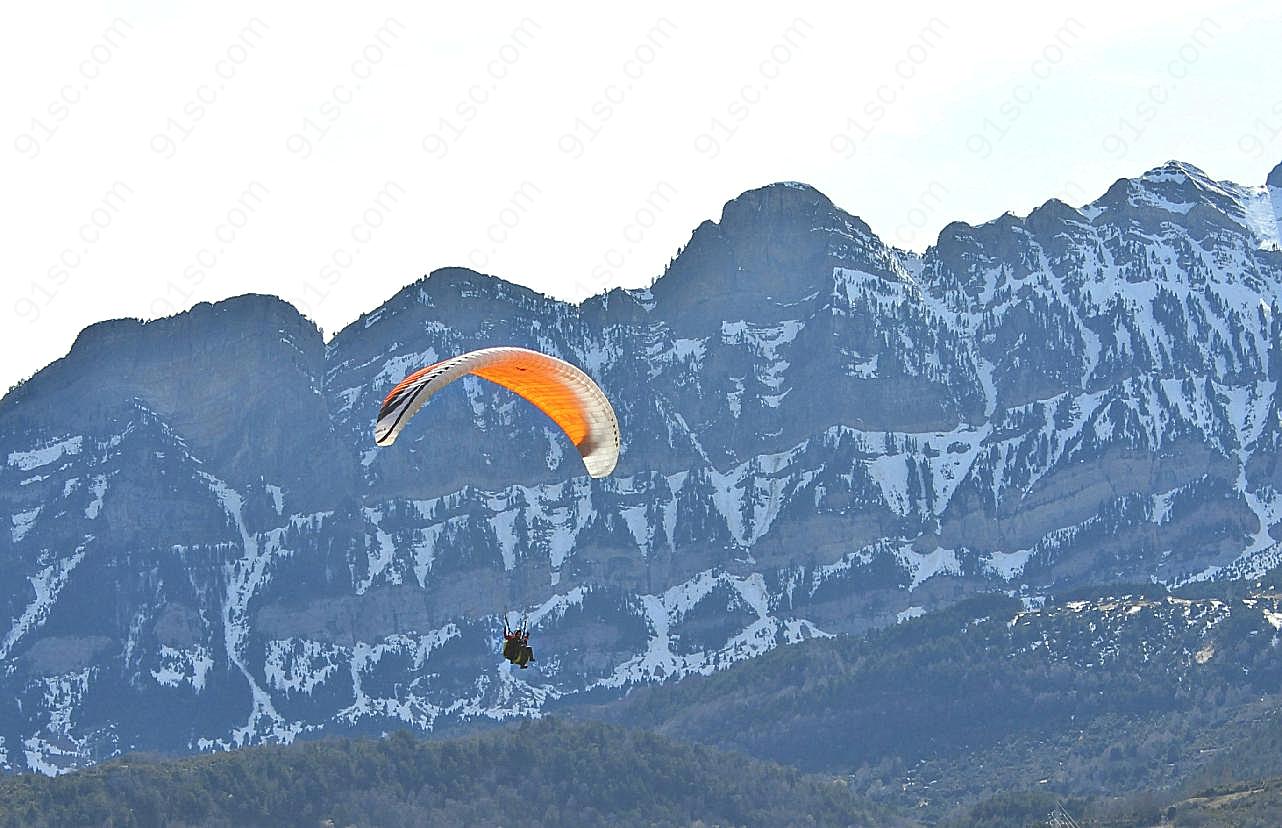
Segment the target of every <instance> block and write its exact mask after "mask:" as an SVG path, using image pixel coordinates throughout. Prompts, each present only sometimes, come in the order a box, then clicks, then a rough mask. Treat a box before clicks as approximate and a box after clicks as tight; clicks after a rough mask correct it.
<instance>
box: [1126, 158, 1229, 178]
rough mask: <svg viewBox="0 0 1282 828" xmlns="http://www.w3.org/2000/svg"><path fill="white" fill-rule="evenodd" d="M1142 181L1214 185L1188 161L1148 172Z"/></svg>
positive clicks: (1161, 165) (1170, 164)
mask: <svg viewBox="0 0 1282 828" xmlns="http://www.w3.org/2000/svg"><path fill="white" fill-rule="evenodd" d="M1139 180H1140V181H1158V182H1161V181H1188V180H1193V181H1204V182H1207V183H1212V184H1213V183H1214V182H1213V181H1211V178H1210V177H1209V176H1208V175H1207V174H1206V173H1205V172H1204V171H1203V170H1202V169H1200V168H1199V167H1197V166H1195V165H1193V164H1190V163H1188V162H1186V161H1175V160H1171V161H1167V162H1166V163H1164V164H1159V165H1158V166H1156V167H1154V168H1153V169H1151V170H1148V171H1146V172H1145V173H1144V174H1143V175H1141V176H1140V177H1139Z"/></svg>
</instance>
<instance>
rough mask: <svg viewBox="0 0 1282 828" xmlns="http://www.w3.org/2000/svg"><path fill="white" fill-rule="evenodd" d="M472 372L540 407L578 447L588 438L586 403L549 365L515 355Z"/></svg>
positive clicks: (474, 369)
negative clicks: (584, 408)
mask: <svg viewBox="0 0 1282 828" xmlns="http://www.w3.org/2000/svg"><path fill="white" fill-rule="evenodd" d="M471 373H473V374H475V375H476V376H478V377H482V378H484V379H487V380H489V381H490V382H494V383H498V384H499V385H501V386H503V387H504V388H506V389H508V390H509V391H512V392H514V393H516V394H519V395H520V396H522V397H524V398H525V399H526V400H528V401H529V402H531V403H532V404H534V405H535V406H537V407H538V408H539V409H540V410H541V411H542V412H543V413H544V414H546V415H548V416H549V417H551V418H552V419H553V420H554V421H555V422H556V424H557V425H559V426H560V427H561V430H563V431H564V432H565V433H566V436H568V437H569V438H570V442H572V443H574V445H576V446H578V445H581V444H582V443H583V441H584V440H586V439H587V436H588V418H587V414H586V412H585V411H584V410H583V403H582V401H581V400H580V399H579V396H578V395H577V394H575V393H574V391H573V390H572V389H571V388H569V387H567V386H566V384H565V381H564V379H562V378H561V377H559V376H557V375H556V373H554V372H553V371H551V370H549V365H548V363H547V362H544V361H542V360H539V359H537V358H532V357H528V356H524V355H522V354H512V355H510V356H506V357H505V358H504V359H503V360H502V361H499V362H494V363H491V364H489V365H485V366H482V367H478V368H473V369H472V371H471Z"/></svg>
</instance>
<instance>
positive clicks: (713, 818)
mask: <svg viewBox="0 0 1282 828" xmlns="http://www.w3.org/2000/svg"><path fill="white" fill-rule="evenodd" d="M896 824H903V823H902V822H901V821H899V820H896V819H894V818H893V817H891V816H889V815H888V814H887V813H886V812H884V811H879V810H877V809H874V808H871V807H869V806H868V805H866V804H864V803H862V802H860V801H859V800H857V799H856V798H855V797H854V796H853V795H852V794H851V793H850V792H849V789H848V788H847V786H845V785H844V784H841V783H840V782H834V781H832V780H829V779H823V778H817V777H811V776H806V775H803V774H802V773H800V772H798V771H796V770H793V769H790V768H784V767H780V766H777V765H771V764H768V763H765V762H760V761H754V760H750V759H746V758H743V757H736V756H731V755H728V754H725V753H722V752H719V751H715V750H711V749H709V748H705V747H698V746H691V745H685V744H681V743H679V742H676V741H673V740H671V739H667V738H663V737H659V736H654V735H650V734H644V733H638V732H631V731H625V730H621V729H618V728H614V727H609V726H605V725H601V724H593V723H567V722H562V721H556V720H541V721H531V722H523V723H521V724H519V725H513V726H508V727H504V728H500V729H498V730H495V731H490V732H487V733H483V734H479V735H475V736H469V737H464V738H460V739H451V740H448V741H429V740H425V739H421V738H418V737H416V736H411V735H409V734H407V733H403V732H402V733H396V734H393V735H392V736H390V737H388V738H385V739H335V740H325V741H316V742H305V743H298V744H294V745H290V746H264V747H253V748H247V749H244V750H239V751H234V752H230V753H219V754H210V755H204V756H198V757H190V758H183V759H168V760H159V759H154V760H148V759H146V758H143V757H137V756H129V757H124V758H121V759H117V760H113V761H110V762H106V763H104V764H102V765H98V766H96V767H93V768H89V769H87V770H82V771H78V772H75V773H71V774H68V775H65V776H60V777H54V778H50V777H44V776H39V775H35V774H25V775H22V776H10V777H7V778H3V779H0V825H4V826H15V828H16V827H17V826H80V825H84V826H90V825H92V826H112V827H113V828H123V826H152V825H172V826H182V825H202V826H228V828H230V826H260V825H261V826H281V825H294V826H308V828H317V827H318V826H326V828H328V826H334V828H342V826H349V825H350V826H380V827H385V828H395V827H396V826H407V828H408V826H423V825H432V826H473V825H494V826H500V825H501V826H519V825H611V826H653V825H709V826H710V825H825V826H826V825H896Z"/></svg>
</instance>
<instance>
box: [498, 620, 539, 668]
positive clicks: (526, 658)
mask: <svg viewBox="0 0 1282 828" xmlns="http://www.w3.org/2000/svg"><path fill="white" fill-rule="evenodd" d="M503 657H504V658H506V659H507V660H508V661H510V662H512V663H513V664H515V665H517V666H518V667H520V668H521V669H522V670H524V669H526V668H527V667H528V666H529V665H530V662H531V661H534V650H532V649H530V631H529V630H528V629H526V627H525V621H524V620H522V621H521V625H520V626H518V627H517V628H516V629H511V628H509V627H508V625H507V613H506V612H505V613H503Z"/></svg>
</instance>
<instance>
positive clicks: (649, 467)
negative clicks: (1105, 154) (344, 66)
mask: <svg viewBox="0 0 1282 828" xmlns="http://www.w3.org/2000/svg"><path fill="white" fill-rule="evenodd" d="M1280 169H1282V168H1280ZM1279 175H1282V173H1279V171H1278V170H1275V171H1274V172H1273V174H1272V175H1271V176H1270V179H1269V186H1268V187H1255V188H1252V187H1242V186H1238V185H1234V184H1229V183H1226V182H1214V181H1211V180H1210V179H1209V178H1207V177H1206V176H1205V175H1204V174H1203V173H1201V172H1200V171H1199V170H1196V169H1195V168H1192V167H1190V166H1188V165H1184V164H1178V163H1172V164H1168V165H1165V166H1163V167H1160V168H1158V169H1156V170H1153V171H1150V172H1149V173H1146V174H1145V175H1144V176H1142V177H1140V178H1138V179H1135V180H1128V181H1119V182H1118V183H1117V184H1116V185H1114V186H1113V187H1112V188H1110V189H1109V191H1108V192H1107V193H1106V194H1105V195H1104V196H1103V197H1102V198H1100V199H1099V200H1098V201H1096V202H1094V203H1093V204H1090V205H1087V206H1086V207H1084V208H1081V209H1075V208H1072V207H1069V206H1068V205H1065V204H1062V203H1060V202H1054V201H1052V202H1048V203H1047V204H1046V205H1044V206H1043V207H1041V208H1039V209H1038V210H1036V211H1034V212H1033V213H1032V214H1031V215H1029V216H1028V217H1027V218H1023V219H1021V218H1017V217H1014V216H1010V215H1006V216H1003V217H1001V218H1000V219H997V220H995V221H993V222H990V223H989V224H985V225H982V226H979V227H970V226H967V225H962V224H953V225H950V226H949V227H947V228H946V229H945V230H944V232H943V233H942V234H941V237H940V240H939V243H938V245H937V246H936V247H933V248H931V249H930V250H928V251H927V252H926V253H925V254H924V255H922V256H918V255H915V254H910V253H905V252H902V251H896V250H892V249H890V248H888V247H886V246H885V245H884V244H882V242H881V241H879V240H878V239H877V238H876V236H875V235H874V234H873V233H872V232H871V230H869V228H868V227H867V226H866V225H865V224H864V223H863V222H861V221H860V220H858V219H857V218H854V217H852V216H850V215H847V214H845V213H843V212H842V211H841V210H839V209H837V208H836V207H834V206H833V205H832V203H831V202H830V201H829V200H828V199H827V198H825V197H824V196H822V195H821V194H819V193H818V192H816V191H815V190H813V189H811V188H809V187H805V186H803V185H797V184H779V185H772V186H770V187H766V188H763V189H761V190H755V191H752V192H749V193H745V194H744V195H743V196H740V197H739V198H737V199H735V200H734V201H732V202H730V203H729V204H727V205H726V208H725V211H724V213H723V215H722V217H721V220H720V221H719V222H717V223H712V222H706V223H704V224H703V225H701V226H700V227H699V228H698V229H697V230H696V231H695V233H694V235H693V236H692V238H691V240H690V243H689V245H688V246H687V247H686V248H685V249H684V250H683V251H682V253H681V254H680V255H679V256H678V257H677V258H676V260H675V261H674V262H673V264H672V266H671V268H670V269H669V271H668V272H667V273H666V274H665V275H664V276H663V277H662V278H660V279H659V280H658V281H657V282H656V283H655V284H654V286H653V287H652V288H651V289H649V290H639V291H623V290H616V291H612V292H610V293H608V294H605V295H602V296H599V297H596V298H593V299H590V300H588V301H586V302H584V303H583V304H582V305H578V306H574V305H567V304H565V303H561V302H557V301H555V300H552V299H549V298H547V297H544V296H540V295H538V294H535V293H532V292H530V291H528V290H524V289H522V288H519V287H515V286H513V285H510V284H507V283H505V282H502V281H500V280H498V279H495V278H492V277H489V276H483V275H480V274H477V273H473V272H470V271H466V270H459V269H454V270H443V271H438V272H436V273H434V274H433V275H432V276H430V277H428V278H426V279H424V280H422V281H420V282H418V283H416V284H414V285H411V286H409V287H407V288H405V289H404V290H402V291H401V292H400V293H399V294H397V295H396V296H395V297H393V298H392V299H391V300H389V301H388V302H387V303H386V304H384V305H383V306H382V307H380V308H379V309H377V310H375V311H373V312H372V313H369V314H367V315H365V316H363V317H362V318H361V319H360V320H358V321H357V322H356V323H354V324H353V325H352V326H350V327H349V328H348V329H346V330H344V331H343V332H341V333H340V334H339V335H338V336H337V337H336V338H335V339H334V340H333V341H331V342H330V343H329V344H328V345H325V344H324V343H322V341H321V337H320V335H319V332H318V331H316V329H315V328H314V326H312V325H311V324H310V323H308V322H307V321H306V320H304V319H302V318H301V317H300V316H299V315H298V314H297V313H296V312H295V311H294V310H293V309H292V308H291V307H290V306H288V305H286V304H285V303H282V302H280V301H279V300H276V299H273V298H270V297H254V296H250V297H241V298H238V299H234V300H228V301H227V302H223V303H219V304H217V305H212V306H211V305H201V306H198V307H197V308H195V309H193V310H192V311H191V312H189V313H186V314H182V315H180V316H177V317H173V318H171V319H166V320H159V321H156V322H151V323H147V324H142V323H139V322H131V321H121V322H113V323H104V324H102V325H97V326H94V327H93V328H90V329H88V330H86V332H85V333H84V334H83V335H82V336H81V338H80V340H78V342H77V343H76V346H75V347H74V348H73V350H72V352H71V354H69V355H68V356H67V357H66V358H64V359H62V360H59V361H58V362H56V363H54V364H53V365H51V366H49V367H48V368H47V369H45V370H44V371H42V372H41V373H40V374H38V375H37V376H36V377H34V378H32V379H31V380H30V381H28V382H27V383H25V384H23V385H22V386H20V387H19V388H17V389H16V390H14V391H13V392H11V393H10V395H8V396H7V397H6V398H5V399H4V400H3V402H0V509H3V510H4V514H5V515H6V516H7V524H6V525H4V526H0V618H4V617H7V618H9V619H11V621H10V622H9V625H8V627H7V628H5V629H7V632H5V633H4V635H3V637H2V638H0V691H3V693H2V695H0V697H2V698H4V699H7V700H8V701H0V766H3V767H5V768H9V769H24V768H30V769H37V770H42V771H45V772H57V771H58V770H60V769H63V768H67V767H74V766H77V765H82V764H85V763H89V762H93V761H97V760H100V759H102V758H104V757H107V756H110V755H113V754H115V753H118V752H120V751H123V750H129V749H151V750H174V751H185V750H199V749H210V748H217V747H225V746H232V745H240V744H246V743H249V742H255V741H261V740H272V739H285V740H287V739H292V738H294V737H295V736H297V735H299V734H304V733H312V732H319V731H335V730H374V731H378V730H382V729H386V728H387V727H389V726H392V725H397V726H404V725H405V724H409V725H411V726H415V727H419V728H423V729H430V728H434V727H441V726H453V725H456V724H459V723H465V722H467V721H469V720H471V719H476V718H492V719H496V718H504V717H507V716H512V715H525V714H529V713H531V712H537V711H538V710H541V709H544V708H546V707H547V706H548V705H550V704H553V703H568V702H573V701H575V700H580V699H586V698H593V699H596V698H603V697H608V696H609V695H610V694H617V693H619V692H621V691H622V690H624V689H626V688H627V687H629V686H631V685H633V684H636V683H641V682H651V681H661V680H668V679H672V678H674V677H678V678H679V677H680V676H683V675H688V674H691V673H706V672H709V671H712V670H716V669H720V668H722V667H725V666H727V665H729V664H732V663H734V662H735V661H737V660H741V659H744V658H749V657H752V656H753V655H756V654H759V653H762V652H764V651H766V650H768V649H770V648H772V647H774V646H777V645H778V644H781V643H786V642H790V641H796V640H800V639H802V638H807V637H810V636H815V635H825V634H832V633H838V632H849V631H859V630H863V629H868V628H870V627H873V626H877V625H882V624H888V623H893V622H894V621H895V620H896V619H897V618H900V617H906V615H905V614H907V615H911V614H913V613H915V612H918V611H920V608H930V607H935V606H940V605H943V604H946V603H949V602H952V601H954V600H957V599H958V598H960V597H963V596H965V595H967V594H971V593H973V592H975V591H977V590H981V589H992V588H1004V589H1015V590H1024V591H1027V592H1030V593H1036V592H1038V591H1041V590H1044V589H1048V588H1052V587H1062V586H1069V585H1073V584H1080V583H1087V582H1100V581H1110V580H1120V581H1134V580H1148V579H1150V578H1157V579H1161V580H1168V581H1170V580H1179V579H1183V578H1188V577H1195V576H1196V577H1208V576H1210V575H1212V574H1215V573H1216V572H1223V573H1226V574H1237V575H1242V574H1251V573H1252V572H1254V571H1257V570H1259V569H1260V568H1262V567H1267V566H1270V565H1272V564H1273V563H1275V562H1276V560H1277V558H1278V547H1277V546H1276V545H1275V543H1274V535H1275V534H1279V536H1282V533H1279V529H1282V526H1279V524H1280V523H1282V499H1280V498H1279V495H1278V491H1279V489H1282V480H1279V477H1280V476H1282V472H1280V471H1279V469H1278V458H1279V454H1280V453H1282V412H1280V411H1279V408H1278V399H1277V393H1276V392H1277V379H1278V374H1279V372H1280V371H1282V366H1280V365H1279V364H1278V361H1277V358H1276V354H1277V353H1278V347H1279V345H1282V341H1280V340H1282V323H1280V322H1279V320H1278V313H1279V292H1280V290H1282V252H1279V244H1278V242H1279V234H1278V224H1277V215H1278V214H1279V210H1278V209H1277V207H1276V205H1277V204H1278V203H1279V196H1278V192H1279V186H1280V185H1279V184H1278V180H1279ZM499 344H514V345H523V346H526V347H531V348H536V349H540V350H543V351H547V352H549V353H553V354H556V355H559V356H561V357H563V358H565V359H568V360H570V361H572V362H575V363H577V364H579V365H581V366H583V367H584V368H585V369H586V370H587V371H588V372H589V373H590V374H592V375H593V376H594V377H595V378H596V379H597V380H598V381H599V382H600V384H601V385H602V387H603V388H604V389H605V391H606V392H607V394H608V395H609V396H610V398H611V399H612V400H613V402H614V404H615V407H616V410H617V413H618V416H619V420H620V424H621V428H622V433H623V441H624V447H623V456H622V459H621V462H620V465H619V468H618V470H617V471H616V473H615V475H614V476H613V477H611V478H609V479H606V480H602V481H591V480H589V479H588V478H586V477H585V476H584V475H583V471H582V468H581V465H580V464H579V460H578V457H577V455H576V453H575V452H574V451H573V448H572V447H571V446H569V445H568V443H567V442H566V441H565V439H564V437H563V436H562V435H561V434H560V433H559V432H557V431H556V429H555V428H554V426H553V425H552V424H551V422H550V421H549V420H547V419H546V418H545V417H544V416H543V415H542V414H540V413H539V412H538V411H536V410H534V409H533V408H532V407H531V406H529V405H527V404H525V403H524V402H523V401H521V400H519V399H518V398H516V397H515V396H514V395H511V394H509V393H508V392H506V391H504V390H502V389H499V388H496V387H494V386H491V385H488V384H486V383H485V382H484V381H482V380H477V379H474V378H472V379H467V380H464V381H462V382H460V383H459V384H458V385H456V386H454V387H451V388H450V389H447V391H446V392H445V393H442V394H440V395H438V396H437V397H436V398H434V399H433V400H432V401H431V402H430V404H429V406H428V407H427V408H425V409H424V411H423V412H422V414H420V418H419V419H417V420H415V421H414V422H413V423H411V425H410V427H409V428H407V429H406V431H405V432H404V433H403V435H402V436H401V438H400V439H399V440H398V441H397V443H396V445H395V446H394V447H392V448H389V449H378V448H376V447H375V446H374V445H373V440H372V426H373V418H374V415H375V413H376V411H377V409H378V404H379V402H380V401H381V399H382V397H383V395H384V394H386V392H387V391H388V390H389V389H390V387H391V386H392V384H394V383H395V382H396V381H397V380H398V379H400V378H401V377H402V376H404V375H405V374H407V373H409V372H410V371H412V370H414V369H415V368H417V367H420V366H422V365H424V364H427V363H430V362H433V361H435V360H437V359H440V358H444V357H445V356H448V355H452V354H456V353H459V352H462V351H465V350H469V349H472V348H478V347H484V346H490V345H499ZM504 607H508V608H511V609H512V610H514V618H515V614H516V612H517V611H519V612H525V613H528V614H529V616H530V618H531V619H532V620H533V621H535V623H536V625H537V626H536V630H537V632H536V635H535V641H534V644H535V652H536V658H537V662H536V668H535V669H534V670H527V671H524V672H522V671H519V670H513V669H510V668H509V666H508V665H506V664H505V663H504V662H502V661H501V659H500V658H499V657H498V654H497V649H496V643H495V642H496V631H497V621H496V615H497V613H498V612H499V611H500V610H501V609H503V608H504ZM6 614H7V615H6Z"/></svg>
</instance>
